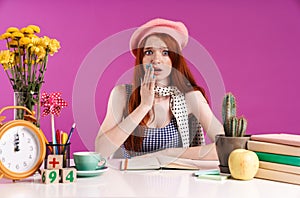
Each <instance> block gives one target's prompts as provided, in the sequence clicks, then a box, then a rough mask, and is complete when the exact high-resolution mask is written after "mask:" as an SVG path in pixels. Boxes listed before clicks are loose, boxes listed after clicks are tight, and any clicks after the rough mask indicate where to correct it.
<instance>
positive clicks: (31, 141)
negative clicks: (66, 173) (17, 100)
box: [0, 106, 46, 180]
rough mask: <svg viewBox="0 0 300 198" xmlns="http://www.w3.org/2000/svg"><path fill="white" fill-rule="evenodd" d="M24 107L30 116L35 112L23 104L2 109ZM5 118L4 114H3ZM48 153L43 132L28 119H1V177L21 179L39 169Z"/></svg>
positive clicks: (0, 111)
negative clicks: (2, 121)
mask: <svg viewBox="0 0 300 198" xmlns="http://www.w3.org/2000/svg"><path fill="white" fill-rule="evenodd" d="M7 109H23V110H25V111H26V112H27V115H28V116H29V117H34V112H31V111H30V110H29V109H27V108H26V107H23V106H8V107H4V108H2V109H1V110H0V115H1V113H2V112H3V111H4V110H7ZM2 119H3V116H2ZM45 155H46V138H45V136H44V134H43V132H42V131H41V130H40V129H39V128H38V127H36V126H35V125H34V124H33V123H32V122H30V121H27V120H12V121H9V122H6V123H4V124H2V123H1V121H0V178H1V177H5V178H8V179H12V180H19V179H23V178H26V177H29V176H31V175H33V174H34V173H35V172H36V171H37V170H39V168H40V166H41V164H42V162H43V160H44V158H45Z"/></svg>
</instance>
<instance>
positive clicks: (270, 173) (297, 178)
mask: <svg viewBox="0 0 300 198" xmlns="http://www.w3.org/2000/svg"><path fill="white" fill-rule="evenodd" d="M255 177H256V178H260V179H267V180H272V181H279V182H285V183H290V184H298V185H299V184H300V175H299V174H293V173H287V172H281V171H276V170H269V169H264V168H259V169H258V171H257V173H256V175H255Z"/></svg>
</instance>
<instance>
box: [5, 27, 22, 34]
mask: <svg viewBox="0 0 300 198" xmlns="http://www.w3.org/2000/svg"><path fill="white" fill-rule="evenodd" d="M18 31H19V29H18V28H16V27H9V28H7V30H6V32H8V33H13V32H18Z"/></svg>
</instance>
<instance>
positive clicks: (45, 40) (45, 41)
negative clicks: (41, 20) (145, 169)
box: [39, 36, 50, 48]
mask: <svg viewBox="0 0 300 198" xmlns="http://www.w3.org/2000/svg"><path fill="white" fill-rule="evenodd" d="M40 39H41V40H40V43H39V45H42V46H43V47H44V48H47V46H48V45H49V43H50V38H49V37H48V36H44V37H43V38H40Z"/></svg>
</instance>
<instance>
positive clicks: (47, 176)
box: [42, 169, 60, 184]
mask: <svg viewBox="0 0 300 198" xmlns="http://www.w3.org/2000/svg"><path fill="white" fill-rule="evenodd" d="M59 179H60V178H59V170H58V169H52V170H49V169H44V170H42V182H43V183H44V184H54V183H59Z"/></svg>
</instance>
